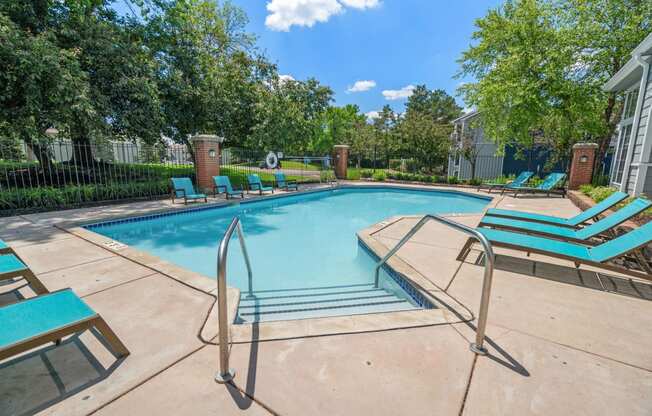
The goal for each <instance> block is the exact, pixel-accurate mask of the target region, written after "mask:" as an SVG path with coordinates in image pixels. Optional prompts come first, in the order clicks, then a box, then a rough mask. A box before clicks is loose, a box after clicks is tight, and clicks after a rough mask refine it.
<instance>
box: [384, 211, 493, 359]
mask: <svg viewBox="0 0 652 416" xmlns="http://www.w3.org/2000/svg"><path fill="white" fill-rule="evenodd" d="M429 221H436V222H439V223H441V224H444V225H447V226H449V227H452V228H455V229H456V230H459V231H462V232H463V233H466V234H468V235H469V236H471V237H472V238H475V239H476V240H478V241H479V242H480V244H482V247H483V249H484V280H483V282H482V298H481V299H480V314H479V315H478V327H477V329H476V335H475V342H473V343H471V346H470V348H471V351H473V352H474V353H476V354H478V355H487V349H486V348H485V347H484V338H485V331H486V329H487V314H488V313H489V299H490V296H491V283H492V280H493V274H494V252H493V249H492V248H491V243H490V242H489V240H487V239H486V238H485V236H484V235H482V234H481V233H480V232H478V231H477V230H475V229H473V228H471V227H468V226H466V225H464V224H460V223H458V222H455V221H453V220H450V219H448V218H445V217H442V216H439V215H434V214H430V215H426V216H424V217H423V218H421V220H419V222H418V223H416V224H415V225H414V226H413V227H412V228H411V229H410V231H408V232H407V234H405V235H404V236H403V238H401V240H400V241H399V242H398V243H397V244H396V245H395V246H394V248H392V249H391V250H390V251H389V252H388V253H387V254H386V255H385V257H383V258H382V259H381V260H380V261H379V262H378V264H377V265H376V270H375V273H376V275H375V278H374V285H375V287H378V283H379V280H378V279H379V275H380V269H381V268H382V267H383V265H384V264H385V263H387V261H388V260H389V259H390V258H391V257H392V256H393V255H394V254H396V252H397V251H398V250H399V249H400V248H401V247H403V245H404V244H405V243H407V242H408V241H409V240H410V239H411V238H412V237H413V236H414V235H415V234H416V233H417V231H419V230H420V229H421V227H423V226H424V225H425V224H426V223H427V222H429Z"/></svg>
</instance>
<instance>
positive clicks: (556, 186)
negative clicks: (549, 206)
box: [502, 172, 566, 198]
mask: <svg viewBox="0 0 652 416" xmlns="http://www.w3.org/2000/svg"><path fill="white" fill-rule="evenodd" d="M565 179H566V174H565V173H560V172H553V173H551V174H550V175H548V176H546V178H545V179H544V180H543V182H541V184H539V185H538V186H535V187H530V186H515V187H509V188H503V192H502V194H504V193H505V191H514V195H513V196H514V198H516V197H517V196H518V194H519V193H528V194H546V196H550V194H559V195H561V196H562V197H565V196H566V188H564V187H563V186H562V185H563V184H564V180H565Z"/></svg>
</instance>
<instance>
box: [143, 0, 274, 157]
mask: <svg viewBox="0 0 652 416" xmlns="http://www.w3.org/2000/svg"><path fill="white" fill-rule="evenodd" d="M159 5H160V6H161V10H160V11H158V12H156V13H153V14H152V16H149V17H148V39H149V41H148V44H149V45H150V47H151V48H152V49H153V51H154V54H155V56H156V59H157V62H158V64H159V65H160V71H159V88H160V90H161V101H162V105H163V109H164V113H165V120H166V128H165V129H164V131H165V134H166V135H167V136H169V137H171V138H172V139H174V140H175V141H177V142H179V143H184V144H186V145H187V147H188V148H189V149H192V148H191V143H190V141H189V138H190V136H191V135H193V134H196V133H212V134H218V135H222V136H226V138H227V140H228V142H229V143H230V144H238V143H242V142H243V141H244V140H245V138H246V137H247V136H248V134H249V133H250V131H251V129H252V127H253V124H254V118H253V116H252V114H253V112H254V107H255V105H256V102H257V100H258V97H259V93H260V91H258V88H260V84H261V82H262V80H264V79H266V78H268V77H269V76H270V74H272V73H273V67H271V66H270V65H269V64H267V63H266V62H265V61H264V60H263V59H260V58H259V57H256V56H255V55H254V54H253V53H252V52H253V46H254V40H255V39H254V37H253V36H251V35H249V34H248V33H247V32H246V31H245V26H246V24H247V18H246V15H245V14H244V13H243V12H242V11H241V9H239V8H237V7H235V6H233V5H232V4H231V3H230V2H225V3H219V2H215V1H212V0H180V1H177V2H174V3H170V4H165V3H163V4H159ZM191 153H192V150H191Z"/></svg>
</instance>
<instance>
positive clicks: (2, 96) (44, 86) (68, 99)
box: [0, 13, 91, 172]
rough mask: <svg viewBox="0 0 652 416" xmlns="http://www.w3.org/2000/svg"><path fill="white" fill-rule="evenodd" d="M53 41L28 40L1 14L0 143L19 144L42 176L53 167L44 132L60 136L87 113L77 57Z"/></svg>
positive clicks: (48, 35)
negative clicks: (54, 130)
mask: <svg viewBox="0 0 652 416" xmlns="http://www.w3.org/2000/svg"><path fill="white" fill-rule="evenodd" d="M56 41H57V40H56V38H55V36H54V34H53V33H52V32H49V31H43V32H40V33H37V34H30V33H28V32H26V31H23V30H21V29H20V28H19V27H18V25H16V24H15V23H14V22H12V21H11V20H10V19H9V18H7V17H6V16H5V15H3V14H2V13H0V138H1V139H2V140H3V142H4V141H15V140H23V141H24V142H25V143H26V144H27V145H28V146H29V147H30V148H31V149H32V150H33V152H34V154H35V156H36V157H37V158H38V160H39V162H40V166H41V168H42V169H43V170H45V171H46V172H49V171H50V170H51V167H52V163H51V155H50V154H49V152H48V149H47V146H43V143H42V142H43V141H45V140H47V137H46V135H45V131H46V130H47V129H48V128H50V127H56V128H58V129H60V130H62V131H65V130H66V126H67V125H69V124H70V123H71V122H72V120H73V119H74V118H75V117H78V116H79V114H82V113H85V112H88V111H90V107H91V104H90V98H89V95H90V93H89V90H88V84H87V79H86V74H85V73H84V72H83V71H82V69H81V67H80V65H79V62H78V56H77V52H76V51H70V50H65V49H60V48H59V47H57V45H56Z"/></svg>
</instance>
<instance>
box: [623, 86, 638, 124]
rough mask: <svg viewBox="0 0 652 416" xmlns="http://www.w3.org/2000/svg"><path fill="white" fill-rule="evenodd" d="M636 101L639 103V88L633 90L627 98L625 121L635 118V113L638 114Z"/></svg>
mask: <svg viewBox="0 0 652 416" xmlns="http://www.w3.org/2000/svg"><path fill="white" fill-rule="evenodd" d="M636 101H638V88H635V89H633V90H631V91H630V92H629V93H627V96H626V97H625V108H624V110H623V121H625V120H627V119H630V118H632V117H634V113H635V112H636Z"/></svg>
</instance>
